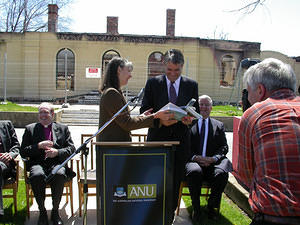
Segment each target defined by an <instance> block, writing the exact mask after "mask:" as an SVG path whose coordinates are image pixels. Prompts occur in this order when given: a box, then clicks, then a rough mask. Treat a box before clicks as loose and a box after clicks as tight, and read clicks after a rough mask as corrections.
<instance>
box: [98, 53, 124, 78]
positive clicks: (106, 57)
mask: <svg viewBox="0 0 300 225" xmlns="http://www.w3.org/2000/svg"><path fill="white" fill-rule="evenodd" d="M115 56H118V57H120V54H119V53H118V52H117V51H115V50H108V51H106V52H105V53H104V54H103V56H102V75H103V74H104V73H105V71H106V65H107V64H108V63H109V61H110V60H111V59H112V58H113V57H115Z"/></svg>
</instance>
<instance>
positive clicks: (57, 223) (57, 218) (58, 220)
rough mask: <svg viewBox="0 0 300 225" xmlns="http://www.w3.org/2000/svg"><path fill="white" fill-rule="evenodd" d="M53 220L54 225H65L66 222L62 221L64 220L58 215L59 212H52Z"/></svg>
mask: <svg viewBox="0 0 300 225" xmlns="http://www.w3.org/2000/svg"><path fill="white" fill-rule="evenodd" d="M51 220H52V222H53V225H63V224H64V222H63V221H62V219H61V218H60V216H59V214H58V210H52V211H51Z"/></svg>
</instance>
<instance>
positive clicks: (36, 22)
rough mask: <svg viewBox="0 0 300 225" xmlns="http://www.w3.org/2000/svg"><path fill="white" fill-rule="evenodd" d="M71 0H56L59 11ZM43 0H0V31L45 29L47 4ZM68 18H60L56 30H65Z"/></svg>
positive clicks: (71, 0)
mask: <svg viewBox="0 0 300 225" xmlns="http://www.w3.org/2000/svg"><path fill="white" fill-rule="evenodd" d="M72 2H73V0H57V1H56V4H57V5H58V8H59V9H60V11H61V10H62V9H63V8H65V7H66V6H68V5H70V4H71V3H72ZM52 3H53V0H52V1H45V0H0V31H4V32H21V33H23V32H27V31H47V23H48V4H52ZM69 23H70V19H68V18H63V17H62V18H60V20H59V24H58V30H67V26H68V24H69Z"/></svg>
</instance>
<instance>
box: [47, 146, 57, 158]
mask: <svg viewBox="0 0 300 225" xmlns="http://www.w3.org/2000/svg"><path fill="white" fill-rule="evenodd" d="M57 155H58V150H57V149H55V148H48V149H46V150H45V159H47V158H54V157H56V156H57Z"/></svg>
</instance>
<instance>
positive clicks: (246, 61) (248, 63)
mask: <svg viewBox="0 0 300 225" xmlns="http://www.w3.org/2000/svg"><path fill="white" fill-rule="evenodd" d="M260 62H261V61H260V59H250V58H246V59H243V60H242V61H241V67H242V68H243V69H248V68H249V67H250V66H253V65H255V64H256V63H260Z"/></svg>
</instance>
